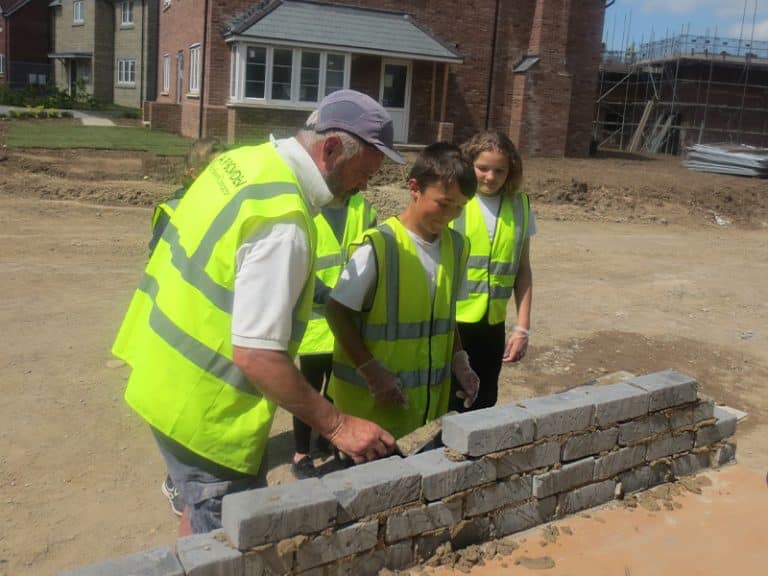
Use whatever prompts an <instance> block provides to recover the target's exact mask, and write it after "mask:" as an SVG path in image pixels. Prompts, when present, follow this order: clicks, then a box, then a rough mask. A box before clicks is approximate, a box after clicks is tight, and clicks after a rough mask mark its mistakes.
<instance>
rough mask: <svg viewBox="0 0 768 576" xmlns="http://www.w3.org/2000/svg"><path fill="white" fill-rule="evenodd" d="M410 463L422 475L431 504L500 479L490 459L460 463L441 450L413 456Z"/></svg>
mask: <svg viewBox="0 0 768 576" xmlns="http://www.w3.org/2000/svg"><path fill="white" fill-rule="evenodd" d="M405 462H406V464H408V465H409V466H410V467H411V468H413V469H414V470H415V471H416V472H418V473H419V474H421V490H422V493H423V495H424V498H426V499H427V500H429V501H433V500H440V499H441V498H444V497H445V496H450V495H451V494H455V493H456V492H461V491H462V490H466V489H467V488H472V487H473V486H478V485H480V484H486V483H488V482H492V481H493V480H495V479H496V467H495V466H494V465H493V462H489V461H486V460H464V461H461V462H457V461H455V460H451V459H450V458H448V457H447V456H446V455H445V451H444V450H443V449H441V448H439V449H436V450H430V451H428V452H424V453H422V454H416V455H414V456H409V457H408V458H406V459H405Z"/></svg>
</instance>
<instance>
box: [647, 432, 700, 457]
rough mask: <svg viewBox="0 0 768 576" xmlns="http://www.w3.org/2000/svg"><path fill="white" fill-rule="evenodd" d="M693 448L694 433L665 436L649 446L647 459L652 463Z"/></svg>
mask: <svg viewBox="0 0 768 576" xmlns="http://www.w3.org/2000/svg"><path fill="white" fill-rule="evenodd" d="M691 448H693V432H681V433H679V434H665V435H663V436H660V437H659V438H657V439H656V440H654V441H652V442H651V443H649V444H648V450H647V451H646V453H645V459H646V460H647V461H648V462H650V461H651V460H656V459H657V458H663V457H665V456H671V455H672V454H677V453H679V452H685V451H686V450H690V449H691Z"/></svg>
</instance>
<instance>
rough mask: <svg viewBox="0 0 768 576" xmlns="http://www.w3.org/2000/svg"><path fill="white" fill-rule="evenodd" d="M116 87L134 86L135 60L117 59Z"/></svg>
mask: <svg viewBox="0 0 768 576" xmlns="http://www.w3.org/2000/svg"><path fill="white" fill-rule="evenodd" d="M117 85H118V86H125V87H131V86H136V58H119V59H118V61H117Z"/></svg>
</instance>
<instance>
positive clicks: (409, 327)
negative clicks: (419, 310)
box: [362, 319, 454, 341]
mask: <svg viewBox="0 0 768 576" xmlns="http://www.w3.org/2000/svg"><path fill="white" fill-rule="evenodd" d="M453 326H454V323H453V321H451V320H446V319H435V321H434V322H433V323H431V325H430V321H429V320H425V321H424V322H405V323H404V322H401V323H399V324H397V326H396V328H395V334H394V335H392V334H391V329H390V327H389V324H366V325H365V326H363V327H362V334H363V338H365V339H367V340H388V341H395V340H400V339H403V338H405V339H408V338H423V337H426V336H440V335H442V334H450V333H451V331H452V330H453Z"/></svg>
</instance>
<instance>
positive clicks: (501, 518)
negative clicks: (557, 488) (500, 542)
mask: <svg viewBox="0 0 768 576" xmlns="http://www.w3.org/2000/svg"><path fill="white" fill-rule="evenodd" d="M556 504H557V497H556V496H550V497H549V498H544V499H543V500H532V501H531V502H526V503H525V504H521V505H519V506H509V507H507V508H502V509H501V510H499V511H498V512H495V513H494V514H493V515H492V520H493V526H494V529H495V535H496V537H497V538H500V537H502V536H506V535H508V534H513V533H515V532H520V531H521V530H527V529H528V528H532V527H533V526H537V525H539V524H544V523H545V522H549V521H550V520H552V519H553V518H554V516H555V506H556Z"/></svg>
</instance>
